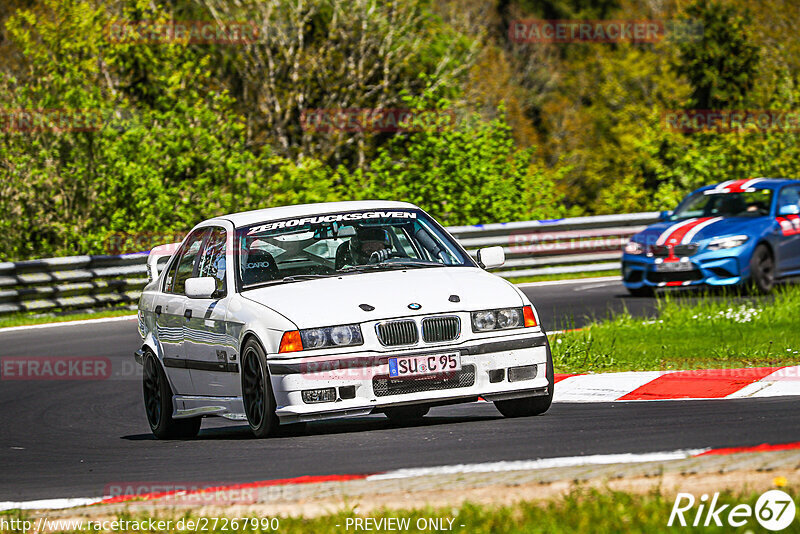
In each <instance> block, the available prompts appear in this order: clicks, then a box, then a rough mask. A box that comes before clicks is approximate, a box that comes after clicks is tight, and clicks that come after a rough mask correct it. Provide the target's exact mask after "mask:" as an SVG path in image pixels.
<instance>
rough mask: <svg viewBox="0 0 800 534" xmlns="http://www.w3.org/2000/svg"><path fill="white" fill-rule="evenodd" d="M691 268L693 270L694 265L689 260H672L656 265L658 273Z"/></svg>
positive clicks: (689, 269)
mask: <svg viewBox="0 0 800 534" xmlns="http://www.w3.org/2000/svg"><path fill="white" fill-rule="evenodd" d="M692 270H694V265H692V262H690V261H674V262H670V263H659V264H658V265H656V271H658V272H660V273H678V272H684V271H692Z"/></svg>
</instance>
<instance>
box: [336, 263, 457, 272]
mask: <svg viewBox="0 0 800 534" xmlns="http://www.w3.org/2000/svg"><path fill="white" fill-rule="evenodd" d="M409 267H444V265H442V264H441V263H438V262H428V261H423V260H399V261H382V262H380V263H365V264H363V265H353V266H352V267H345V268H343V269H340V270H339V271H338V272H339V273H355V272H360V271H379V270H388V269H407V268H409Z"/></svg>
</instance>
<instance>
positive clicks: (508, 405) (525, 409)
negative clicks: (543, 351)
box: [494, 340, 555, 417]
mask: <svg viewBox="0 0 800 534" xmlns="http://www.w3.org/2000/svg"><path fill="white" fill-rule="evenodd" d="M546 365H547V370H546V375H547V382H548V386H547V395H540V396H536V397H523V398H521V399H510V400H503V401H495V403H494V405H495V407H496V408H497V410H498V411H499V412H500V413H501V414H503V416H504V417H531V416H534V415H541V414H543V413H545V412H546V411H547V410H549V409H550V405H551V404H552V403H553V391H554V389H555V380H554V379H555V372H554V371H553V354H552V353H551V352H550V341H549V340H548V341H547V364H546Z"/></svg>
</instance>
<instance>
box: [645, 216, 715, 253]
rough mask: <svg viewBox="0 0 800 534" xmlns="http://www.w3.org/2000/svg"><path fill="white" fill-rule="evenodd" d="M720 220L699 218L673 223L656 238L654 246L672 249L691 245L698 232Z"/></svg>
mask: <svg viewBox="0 0 800 534" xmlns="http://www.w3.org/2000/svg"><path fill="white" fill-rule="evenodd" d="M721 220H722V217H700V218H693V219H687V220H685V221H681V222H679V223H675V224H673V225H672V226H670V227H669V228H667V229H666V230H664V232H662V233H661V235H660V236H658V239H657V240H656V245H666V246H668V247H673V246H675V245H685V244H687V243H691V242H692V239H693V238H694V236H696V235H697V234H698V232H700V231H701V230H702V229H704V228H706V227H708V226H711V225H712V224H714V223H715V222H717V221H721Z"/></svg>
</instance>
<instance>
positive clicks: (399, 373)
mask: <svg viewBox="0 0 800 534" xmlns="http://www.w3.org/2000/svg"><path fill="white" fill-rule="evenodd" d="M460 370H461V355H460V354H459V353H458V352H449V353H446V354H431V355H427V356H402V357H398V358H389V376H390V377H392V378H395V377H403V376H420V375H434V374H440V373H449V372H452V371H460Z"/></svg>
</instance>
